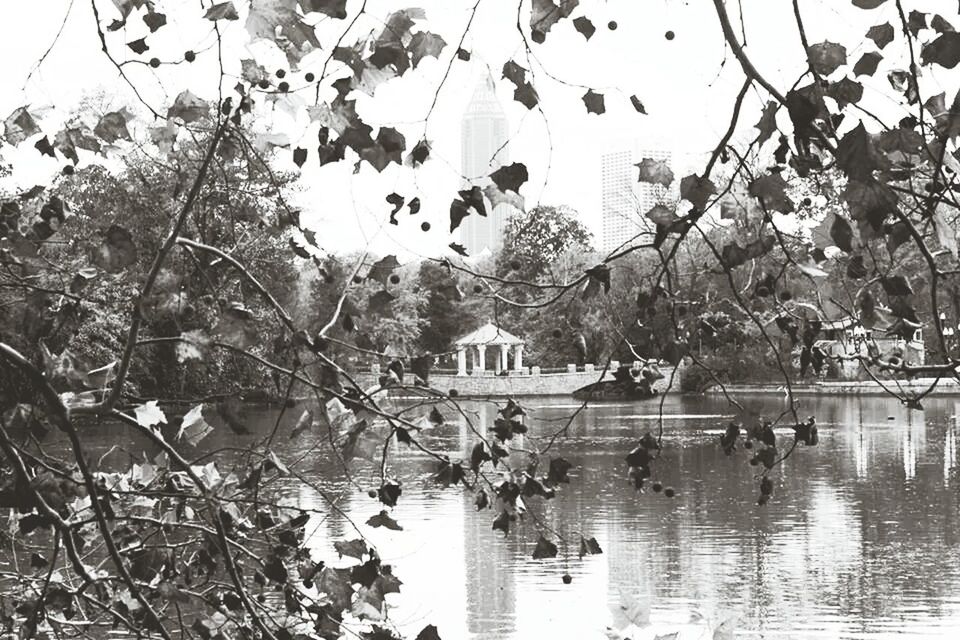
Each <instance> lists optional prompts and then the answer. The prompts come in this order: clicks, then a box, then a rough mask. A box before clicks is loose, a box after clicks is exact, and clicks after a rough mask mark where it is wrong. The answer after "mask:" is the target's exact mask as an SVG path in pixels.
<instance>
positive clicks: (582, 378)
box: [351, 364, 680, 398]
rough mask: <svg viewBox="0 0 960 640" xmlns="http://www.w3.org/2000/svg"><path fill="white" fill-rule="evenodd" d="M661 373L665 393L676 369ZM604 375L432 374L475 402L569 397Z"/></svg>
mask: <svg viewBox="0 0 960 640" xmlns="http://www.w3.org/2000/svg"><path fill="white" fill-rule="evenodd" d="M611 370H612V367H611ZM660 371H661V372H662V373H663V375H664V376H665V377H664V379H662V380H658V381H657V383H656V384H654V388H655V389H657V390H658V391H661V392H662V391H664V390H665V389H666V387H667V383H668V382H669V380H670V374H671V372H672V371H673V368H672V367H661V369H660ZM601 372H602V369H597V368H596V367H594V365H590V364H588V365H586V366H585V367H580V368H577V367H574V366H573V365H570V367H568V370H567V371H566V372H561V373H540V370H539V367H530V368H529V369H528V370H526V371H525V372H523V373H521V372H516V371H511V372H510V375H508V376H498V375H495V374H494V373H493V372H492V371H486V372H484V373H483V375H476V374H471V375H466V376H458V375H456V374H450V373H432V374H430V387H432V388H434V389H437V390H439V391H443V392H449V391H450V390H451V389H456V391H457V394H458V395H460V396H462V397H473V398H477V397H489V396H494V397H508V396H567V395H570V394H572V393H573V392H574V391H576V390H577V389H579V388H580V387H584V386H586V385H588V384H592V383H594V382H597V381H599V380H600V379H601V377H600V374H601ZM351 375H352V377H353V378H354V379H355V380H356V381H357V383H358V384H359V385H360V386H361V387H363V388H365V389H366V388H369V387H372V386H376V385H377V384H378V380H379V378H380V372H379V371H370V372H360V373H355V374H351ZM603 379H604V380H612V379H613V375H612V374H611V373H610V372H609V371H608V372H607V375H606V376H605V377H603ZM673 386H674V390H678V389H679V387H680V381H679V379H677V380H674V384H673Z"/></svg>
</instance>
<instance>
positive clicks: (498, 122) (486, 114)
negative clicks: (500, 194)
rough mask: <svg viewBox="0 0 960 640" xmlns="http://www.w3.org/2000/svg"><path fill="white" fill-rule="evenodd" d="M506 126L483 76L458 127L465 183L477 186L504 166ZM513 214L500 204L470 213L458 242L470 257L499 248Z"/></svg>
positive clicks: (486, 75) (489, 80)
mask: <svg viewBox="0 0 960 640" xmlns="http://www.w3.org/2000/svg"><path fill="white" fill-rule="evenodd" d="M508 138H509V123H508V122H507V116H506V114H505V113H504V111H503V107H502V106H501V105H500V101H499V100H498V99H497V94H496V92H495V91H494V84H493V78H491V77H490V74H489V73H484V76H483V78H482V79H481V80H480V82H479V84H477V87H476V89H475V90H474V92H473V97H472V98H471V99H470V104H468V105H467V110H466V111H465V112H464V114H463V121H462V123H461V125H460V167H461V170H462V172H463V175H464V177H465V178H466V179H467V180H470V181H474V182H478V181H481V180H482V179H483V178H485V177H486V176H488V175H490V174H491V173H492V172H493V171H495V170H497V169H499V168H500V167H501V166H503V165H504V164H506V163H507V162H508V161H509V159H510V156H509V153H508V150H507V140H508ZM512 212H513V208H512V207H511V206H510V205H508V204H501V205H500V206H498V207H496V208H495V209H494V210H493V211H489V210H488V211H487V216H486V217H483V216H479V215H477V214H476V213H475V212H474V213H471V214H470V215H469V216H467V218H466V219H465V220H464V221H463V222H462V223H461V225H460V230H461V231H460V242H461V244H463V246H464V247H466V249H467V251H468V252H469V253H470V254H476V253H480V252H481V251H483V250H484V249H488V250H489V251H491V252H496V251H498V250H499V249H500V248H501V247H502V246H503V231H504V228H505V227H506V221H507V217H509V216H510V214H511V213H512Z"/></svg>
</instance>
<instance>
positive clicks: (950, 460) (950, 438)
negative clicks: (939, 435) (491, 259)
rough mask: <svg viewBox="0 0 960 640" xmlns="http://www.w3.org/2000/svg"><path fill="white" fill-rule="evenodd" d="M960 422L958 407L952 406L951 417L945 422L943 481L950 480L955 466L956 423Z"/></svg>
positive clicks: (956, 405)
mask: <svg viewBox="0 0 960 640" xmlns="http://www.w3.org/2000/svg"><path fill="white" fill-rule="evenodd" d="M958 420H960V406H958V404H957V403H954V405H953V415H952V416H951V417H950V419H949V420H948V421H947V426H946V433H945V434H944V437H943V481H944V482H948V481H949V480H950V473H951V471H952V470H953V468H954V467H956V466H957V421H958Z"/></svg>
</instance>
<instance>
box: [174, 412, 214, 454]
mask: <svg viewBox="0 0 960 640" xmlns="http://www.w3.org/2000/svg"><path fill="white" fill-rule="evenodd" d="M211 431H213V427H211V426H210V425H209V424H207V421H206V420H204V418H203V405H197V406H195V407H194V408H193V409H190V411H189V412H187V414H186V415H185V416H183V422H181V424H180V431H178V432H177V440H186V441H187V442H189V443H190V445H191V446H194V447H195V446H197V445H198V444H199V443H200V441H201V440H203V439H204V438H206V437H207V435H208V434H210V432H211Z"/></svg>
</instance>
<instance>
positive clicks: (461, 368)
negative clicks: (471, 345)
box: [457, 347, 467, 376]
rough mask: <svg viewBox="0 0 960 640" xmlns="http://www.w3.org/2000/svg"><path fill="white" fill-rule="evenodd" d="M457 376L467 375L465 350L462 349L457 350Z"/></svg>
mask: <svg viewBox="0 0 960 640" xmlns="http://www.w3.org/2000/svg"><path fill="white" fill-rule="evenodd" d="M457 375H458V376H465V375H467V350H466V349H464V348H463V347H458V348H457Z"/></svg>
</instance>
